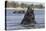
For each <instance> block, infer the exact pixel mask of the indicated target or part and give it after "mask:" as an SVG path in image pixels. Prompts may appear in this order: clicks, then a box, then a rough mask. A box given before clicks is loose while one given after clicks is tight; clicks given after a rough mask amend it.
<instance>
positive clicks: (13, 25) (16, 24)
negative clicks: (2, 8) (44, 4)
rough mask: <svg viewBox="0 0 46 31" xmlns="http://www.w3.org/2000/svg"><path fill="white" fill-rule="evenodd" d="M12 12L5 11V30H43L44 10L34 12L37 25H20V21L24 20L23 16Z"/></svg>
mask: <svg viewBox="0 0 46 31" xmlns="http://www.w3.org/2000/svg"><path fill="white" fill-rule="evenodd" d="M13 11H14V10H7V13H6V15H7V16H6V20H7V29H8V30H17V29H33V28H44V10H35V11H34V14H35V21H36V22H37V24H29V25H21V24H20V23H21V21H22V19H23V18H24V15H25V14H19V13H15V14H13Z"/></svg>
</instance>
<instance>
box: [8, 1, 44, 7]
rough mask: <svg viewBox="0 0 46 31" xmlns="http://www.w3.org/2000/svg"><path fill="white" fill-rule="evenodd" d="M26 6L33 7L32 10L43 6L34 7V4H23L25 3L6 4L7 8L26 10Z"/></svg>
mask: <svg viewBox="0 0 46 31" xmlns="http://www.w3.org/2000/svg"><path fill="white" fill-rule="evenodd" d="M28 6H30V7H33V8H44V6H43V5H42V4H39V5H34V4H30V5H28V4H25V3H21V4H19V3H18V2H14V1H13V2H7V8H10V7H12V8H16V7H21V8H27V7H28Z"/></svg>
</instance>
